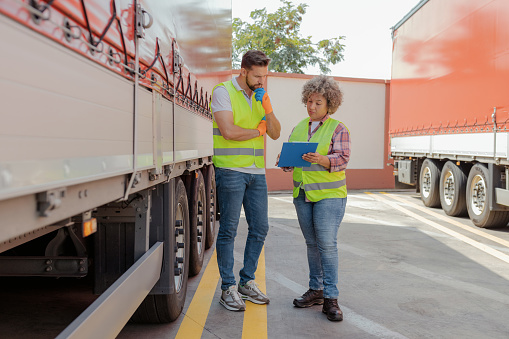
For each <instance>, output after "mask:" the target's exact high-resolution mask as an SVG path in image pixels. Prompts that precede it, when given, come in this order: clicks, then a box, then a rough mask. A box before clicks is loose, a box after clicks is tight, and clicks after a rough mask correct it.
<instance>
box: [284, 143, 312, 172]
mask: <svg viewBox="0 0 509 339" xmlns="http://www.w3.org/2000/svg"><path fill="white" fill-rule="evenodd" d="M317 147H318V143H317V142H284V143H283V149H282V150H281V156H280V157H279V162H278V167H309V166H311V163H310V162H309V161H306V160H303V159H302V156H303V155H304V154H306V153H309V152H316V148H317Z"/></svg>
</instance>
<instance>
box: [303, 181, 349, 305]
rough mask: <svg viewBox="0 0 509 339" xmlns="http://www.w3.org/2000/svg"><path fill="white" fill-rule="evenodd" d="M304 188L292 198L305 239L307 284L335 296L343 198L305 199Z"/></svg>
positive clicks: (344, 204)
mask: <svg viewBox="0 0 509 339" xmlns="http://www.w3.org/2000/svg"><path fill="white" fill-rule="evenodd" d="M305 199H306V198H305V194H304V190H302V189H301V190H300V192H299V196H298V197H297V198H294V199H293V204H294V205H295V209H296V211H297V218H298V219H299V225H300V229H301V230H302V234H303V235H304V238H305V239H306V246H307V254H308V265H309V288H310V289H313V290H322V289H323V296H324V298H332V299H337V297H338V295H339V290H338V287H337V284H338V261H339V258H338V247H337V236H338V229H339V225H340V224H341V220H343V216H344V215H345V207H346V198H332V199H323V200H320V201H317V202H306V200H305Z"/></svg>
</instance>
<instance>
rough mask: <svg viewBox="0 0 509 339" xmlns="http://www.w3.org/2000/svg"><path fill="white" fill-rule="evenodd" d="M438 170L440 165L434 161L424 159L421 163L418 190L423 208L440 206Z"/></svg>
mask: <svg viewBox="0 0 509 339" xmlns="http://www.w3.org/2000/svg"><path fill="white" fill-rule="evenodd" d="M440 170H441V165H440V163H439V162H438V161H436V160H432V159H426V160H424V162H423V163H422V166H421V173H420V176H419V188H420V192H421V200H422V202H423V203H424V206H427V207H439V206H440Z"/></svg>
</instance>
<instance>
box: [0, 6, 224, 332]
mask: <svg viewBox="0 0 509 339" xmlns="http://www.w3.org/2000/svg"><path fill="white" fill-rule="evenodd" d="M231 21H232V19H231V2H230V1H225V0H199V1H192V2H189V1H184V0H168V1H158V0H108V1H104V0H102V1H101V0H80V1H78V0H58V1H54V0H44V1H42V0H0V31H1V32H2V36H1V37H0V43H1V46H2V53H0V107H1V108H0V279H10V278H5V277H27V279H30V277H48V278H53V279H55V278H59V279H82V278H84V277H85V278H86V277H88V278H89V279H87V281H90V291H93V293H94V294H96V295H97V296H98V297H97V298H96V299H95V301H94V302H93V303H92V304H91V305H90V306H89V307H88V308H87V309H86V310H85V311H84V312H83V313H82V314H81V315H80V316H79V317H77V318H76V319H75V320H74V321H73V322H72V323H71V324H69V326H68V327H67V328H66V329H65V330H64V331H63V332H61V333H60V335H59V336H58V337H59V338H78V337H80V338H106V337H115V336H116V335H117V334H118V333H119V332H120V330H121V329H122V328H123V327H124V325H125V324H126V323H127V322H128V321H129V320H131V321H135V322H150V323H165V322H171V321H174V320H175V319H177V317H178V316H179V314H180V313H181V311H182V308H183V305H184V301H185V296H186V291H187V280H188V277H189V276H194V275H197V274H198V273H199V272H200V270H201V267H202V265H203V260H204V253H205V251H206V250H207V249H208V248H210V247H211V246H212V245H213V242H214V236H215V224H216V219H217V218H218V210H217V205H216V194H215V193H216V192H215V190H216V185H215V174H214V167H213V165H212V156H213V146H212V115H211V111H210V108H209V103H210V97H211V93H212V89H213V86H214V85H215V84H217V83H220V82H222V81H225V80H228V79H230V78H231V74H232V70H231V39H232V26H231ZM16 279H18V278H16ZM23 279H24V278H23ZM112 310H114V312H112Z"/></svg>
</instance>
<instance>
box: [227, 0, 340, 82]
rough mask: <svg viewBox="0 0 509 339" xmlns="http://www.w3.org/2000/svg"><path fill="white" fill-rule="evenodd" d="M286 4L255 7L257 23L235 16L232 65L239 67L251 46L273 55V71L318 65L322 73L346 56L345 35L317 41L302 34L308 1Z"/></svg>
mask: <svg viewBox="0 0 509 339" xmlns="http://www.w3.org/2000/svg"><path fill="white" fill-rule="evenodd" d="M280 1H281V2H282V4H283V6H281V7H280V8H279V9H278V10H277V11H276V12H275V13H268V14H267V10H266V9H265V8H263V9H258V10H255V11H252V12H251V14H250V17H251V19H253V20H254V23H252V24H249V23H247V22H244V21H242V20H241V19H239V18H234V19H233V46H232V47H233V62H232V65H233V68H237V69H238V68H240V62H241V58H242V55H243V54H244V53H245V52H247V51H249V50H252V49H258V50H261V51H263V52H264V53H265V54H266V55H267V56H268V57H269V58H271V59H272V61H271V63H270V65H269V70H270V71H273V72H289V73H301V74H302V73H304V72H303V70H302V69H303V68H306V67H307V66H310V65H313V66H316V65H318V66H319V68H320V71H321V72H322V73H323V74H328V73H330V69H329V67H328V65H329V64H333V65H335V64H337V63H338V62H340V61H341V60H343V51H344V48H345V45H343V44H341V41H342V40H343V39H345V37H344V36H339V37H337V38H332V39H326V40H321V41H319V42H318V43H317V44H314V43H313V42H312V41H311V37H310V36H308V37H306V38H303V37H300V34H299V31H300V24H301V22H302V17H303V16H304V14H306V7H308V5H306V4H299V5H298V6H295V7H294V5H292V3H291V2H290V1H285V0H280Z"/></svg>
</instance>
